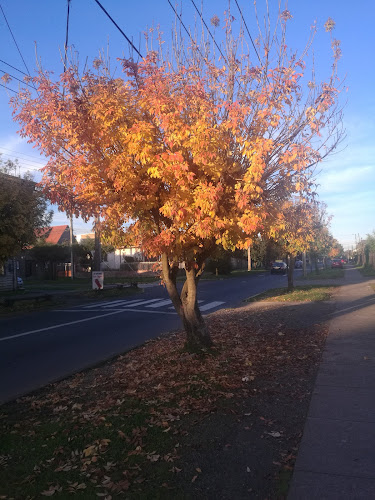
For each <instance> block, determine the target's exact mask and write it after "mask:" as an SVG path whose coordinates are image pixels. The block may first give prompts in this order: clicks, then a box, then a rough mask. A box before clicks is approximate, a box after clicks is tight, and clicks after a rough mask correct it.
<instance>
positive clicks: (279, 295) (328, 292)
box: [245, 285, 338, 302]
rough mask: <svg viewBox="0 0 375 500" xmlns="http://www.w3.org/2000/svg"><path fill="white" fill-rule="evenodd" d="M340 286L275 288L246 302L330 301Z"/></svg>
mask: <svg viewBox="0 0 375 500" xmlns="http://www.w3.org/2000/svg"><path fill="white" fill-rule="evenodd" d="M337 286H338V285H334V286H333V285H302V286H296V287H295V288H294V290H292V291H289V290H288V289H287V288H273V289H271V290H267V291H265V292H263V293H260V294H258V295H255V296H254V297H249V298H248V299H246V300H245V302H259V301H267V302H317V301H322V300H330V299H331V297H332V295H333V293H334V291H335V288H336V287H337Z"/></svg>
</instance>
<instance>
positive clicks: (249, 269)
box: [247, 245, 251, 271]
mask: <svg viewBox="0 0 375 500" xmlns="http://www.w3.org/2000/svg"><path fill="white" fill-rule="evenodd" d="M247 270H248V271H251V246H250V245H249V246H248V247H247Z"/></svg>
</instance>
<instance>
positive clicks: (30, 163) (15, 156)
mask: <svg viewBox="0 0 375 500" xmlns="http://www.w3.org/2000/svg"><path fill="white" fill-rule="evenodd" d="M21 154H22V153H21ZM0 156H7V157H9V159H10V160H11V161H14V160H13V158H15V159H16V160H19V161H22V162H25V163H26V164H28V165H30V166H36V165H41V166H42V167H45V166H46V163H41V162H39V161H34V160H29V159H28V158H22V157H20V156H19V155H13V154H9V153H3V152H2V151H0Z"/></svg>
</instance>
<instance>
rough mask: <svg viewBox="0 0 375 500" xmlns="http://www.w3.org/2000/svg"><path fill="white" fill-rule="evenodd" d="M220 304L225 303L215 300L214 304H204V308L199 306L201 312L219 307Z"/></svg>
mask: <svg viewBox="0 0 375 500" xmlns="http://www.w3.org/2000/svg"><path fill="white" fill-rule="evenodd" d="M221 304H225V302H221V301H220V300H216V301H214V302H209V303H208V304H204V306H200V308H199V309H200V310H201V311H208V310H209V309H212V308H213V307H217V306H221Z"/></svg>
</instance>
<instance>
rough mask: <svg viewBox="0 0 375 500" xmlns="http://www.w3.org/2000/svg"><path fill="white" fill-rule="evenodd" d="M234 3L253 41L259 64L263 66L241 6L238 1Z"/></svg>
mask: <svg viewBox="0 0 375 500" xmlns="http://www.w3.org/2000/svg"><path fill="white" fill-rule="evenodd" d="M234 1H235V2H236V5H237V9H238V10H239V12H240V16H241V19H242V22H243V24H244V26H245V28H246V31H247V34H248V35H249V38H250V40H251V43H252V45H253V48H254V50H255V53H256V55H257V57H258V60H259V63H260V64H262V61H261V60H260V57H259V54H258V51H257V48H256V47H255V43H254V41H253V37H252V36H251V34H250V30H249V28H248V27H247V24H246V21H245V18H244V16H243V14H242V10H241V7H240V6H239V4H238V1H237V0H234Z"/></svg>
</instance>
